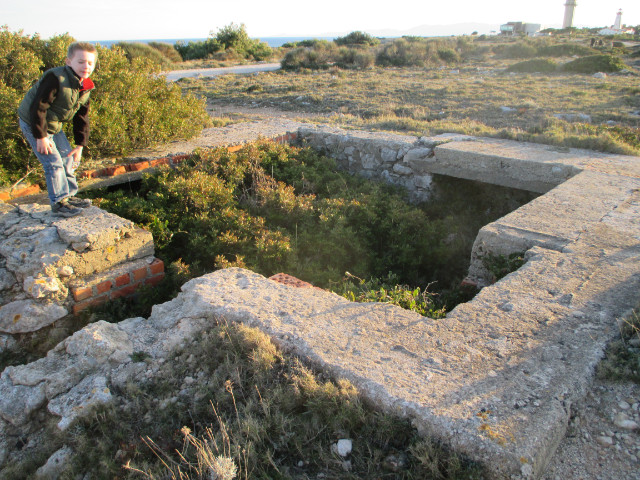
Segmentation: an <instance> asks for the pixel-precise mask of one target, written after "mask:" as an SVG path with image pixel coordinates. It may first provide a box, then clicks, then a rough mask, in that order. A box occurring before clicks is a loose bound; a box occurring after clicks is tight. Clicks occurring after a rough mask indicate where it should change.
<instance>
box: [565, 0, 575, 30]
mask: <svg viewBox="0 0 640 480" xmlns="http://www.w3.org/2000/svg"><path fill="white" fill-rule="evenodd" d="M575 8H576V0H567V3H565V4H564V21H563V22H562V28H570V27H572V26H573V11H574V10H575Z"/></svg>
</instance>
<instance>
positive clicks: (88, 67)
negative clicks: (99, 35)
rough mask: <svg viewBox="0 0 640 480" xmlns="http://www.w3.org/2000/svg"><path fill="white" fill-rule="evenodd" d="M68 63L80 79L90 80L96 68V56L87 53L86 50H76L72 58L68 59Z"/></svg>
mask: <svg viewBox="0 0 640 480" xmlns="http://www.w3.org/2000/svg"><path fill="white" fill-rule="evenodd" d="M66 63H67V65H68V66H70V67H71V68H72V69H73V71H74V72H76V75H78V76H79V77H80V78H82V79H85V78H89V75H91V73H92V72H93V69H94V68H95V66H96V54H95V53H91V52H85V51H84V50H76V51H75V52H73V55H72V57H71V58H68V57H67V62H66Z"/></svg>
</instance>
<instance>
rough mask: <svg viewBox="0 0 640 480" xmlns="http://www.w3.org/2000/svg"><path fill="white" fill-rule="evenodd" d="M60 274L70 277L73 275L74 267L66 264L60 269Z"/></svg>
mask: <svg viewBox="0 0 640 480" xmlns="http://www.w3.org/2000/svg"><path fill="white" fill-rule="evenodd" d="M58 275H59V276H60V277H70V276H71V275H73V267H71V266H69V265H64V266H62V267H60V268H59V269H58Z"/></svg>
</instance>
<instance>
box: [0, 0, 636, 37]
mask: <svg viewBox="0 0 640 480" xmlns="http://www.w3.org/2000/svg"><path fill="white" fill-rule="evenodd" d="M565 1H566V0H531V1H530V2H525V1H523V0H484V1H478V0H449V1H446V2H445V1H435V0H422V1H415V0H413V1H410V0H393V1H392V2H390V4H391V5H393V8H390V7H389V6H387V7H385V8H380V7H375V6H374V5H375V4H376V3H377V2H372V1H371V0H367V1H364V0H323V1H315V2H311V1H307V2H304V1H300V0H295V1H293V0H270V1H264V0H239V1H229V0H225V1H220V0H107V1H99V0H93V1H78V0H28V1H19V0H0V25H7V26H8V27H9V29H10V30H11V31H17V30H23V31H24V33H26V34H29V35H31V34H34V33H39V34H40V35H41V36H42V37H44V38H48V37H50V36H52V35H56V34H60V33H69V34H70V35H71V36H73V37H74V38H76V39H77V40H134V39H154V38H156V39H172V38H174V39H175V38H205V37H207V36H209V34H210V33H211V32H214V33H215V32H217V31H218V30H219V29H220V28H222V27H224V26H225V25H229V24H230V23H232V22H234V23H236V24H241V23H244V24H245V26H246V28H247V32H248V33H249V35H250V36H251V37H280V36H286V37H294V36H305V37H306V36H332V35H344V34H346V33H349V32H352V31H355V30H361V31H365V32H370V33H372V34H374V35H375V33H373V32H375V31H380V30H386V29H393V30H409V29H411V28H414V27H418V26H421V25H452V24H457V23H469V22H474V23H484V24H490V25H494V26H498V25H500V24H502V23H506V22H509V21H523V22H528V23H540V24H542V26H543V28H544V27H556V28H559V27H561V26H562V19H563V16H564V9H565V7H564V4H565ZM577 4H578V6H577V7H576V10H575V15H574V26H576V27H604V26H609V25H612V24H613V22H614V20H615V17H616V12H617V11H618V9H622V11H623V14H622V23H623V24H627V25H638V24H640V1H638V0H614V1H613V2H611V1H609V0H577ZM378 5H379V4H378ZM468 33H471V32H468ZM479 33H488V32H482V31H479Z"/></svg>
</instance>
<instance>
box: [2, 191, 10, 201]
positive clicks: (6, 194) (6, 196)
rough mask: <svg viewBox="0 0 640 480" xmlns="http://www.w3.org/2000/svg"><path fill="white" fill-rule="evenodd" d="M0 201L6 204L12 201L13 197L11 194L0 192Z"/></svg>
mask: <svg viewBox="0 0 640 480" xmlns="http://www.w3.org/2000/svg"><path fill="white" fill-rule="evenodd" d="M0 200H2V201H3V202H6V201H7V200H11V195H10V194H9V192H0Z"/></svg>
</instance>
